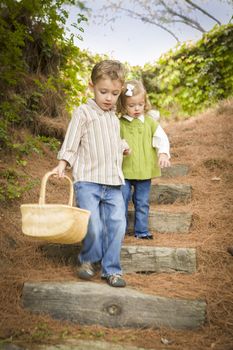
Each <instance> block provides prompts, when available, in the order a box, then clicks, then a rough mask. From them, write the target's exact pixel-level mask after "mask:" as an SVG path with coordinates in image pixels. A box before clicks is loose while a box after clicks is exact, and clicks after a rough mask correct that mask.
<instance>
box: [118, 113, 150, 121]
mask: <svg viewBox="0 0 233 350" xmlns="http://www.w3.org/2000/svg"><path fill="white" fill-rule="evenodd" d="M123 118H125V119H127V120H128V121H129V122H132V121H133V120H134V119H139V120H140V121H141V122H142V123H144V121H145V117H144V115H143V114H141V115H140V116H139V117H137V118H133V117H130V116H129V115H126V114H125V115H123Z"/></svg>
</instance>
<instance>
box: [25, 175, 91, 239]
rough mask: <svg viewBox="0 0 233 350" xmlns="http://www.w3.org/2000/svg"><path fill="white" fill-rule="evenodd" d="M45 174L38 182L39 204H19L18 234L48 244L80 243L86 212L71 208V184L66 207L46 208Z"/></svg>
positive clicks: (85, 221)
mask: <svg viewBox="0 0 233 350" xmlns="http://www.w3.org/2000/svg"><path fill="white" fill-rule="evenodd" d="M51 175H54V174H53V173H52V172H49V173H46V174H45V175H44V177H43V179H42V182H41V189H40V198H39V204H22V205H21V207H20V209H21V214H22V231H23V233H24V234H25V235H26V236H30V237H31V238H33V239H36V240H44V241H47V242H51V243H62V244H74V243H78V242H81V241H82V239H83V238H84V237H85V235H86V232H87V226H88V221H89V217H90V211H88V210H85V209H80V208H76V207H73V196H74V190H73V184H72V181H71V179H70V178H69V177H68V176H65V178H66V179H67V180H68V181H69V183H70V196H69V202H68V205H63V204H46V203H45V192H46V184H47V181H48V178H49V177H50V176H51Z"/></svg>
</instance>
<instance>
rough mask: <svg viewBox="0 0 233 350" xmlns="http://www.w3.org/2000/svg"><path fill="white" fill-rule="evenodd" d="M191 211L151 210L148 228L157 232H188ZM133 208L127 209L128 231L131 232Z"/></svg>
mask: <svg viewBox="0 0 233 350" xmlns="http://www.w3.org/2000/svg"><path fill="white" fill-rule="evenodd" d="M191 222H192V213H190V212H182V213H171V212H167V211H164V212H163V211H153V210H150V213H149V229H150V230H152V231H156V232H159V233H188V232H189V229H190V227H191ZM133 223H134V210H133V209H129V215H128V232H133Z"/></svg>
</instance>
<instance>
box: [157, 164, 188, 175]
mask: <svg viewBox="0 0 233 350" xmlns="http://www.w3.org/2000/svg"><path fill="white" fill-rule="evenodd" d="M188 172H189V166H188V165H185V164H173V165H171V166H170V167H169V168H163V169H162V170H161V173H162V177H166V178H170V177H179V176H186V175H188Z"/></svg>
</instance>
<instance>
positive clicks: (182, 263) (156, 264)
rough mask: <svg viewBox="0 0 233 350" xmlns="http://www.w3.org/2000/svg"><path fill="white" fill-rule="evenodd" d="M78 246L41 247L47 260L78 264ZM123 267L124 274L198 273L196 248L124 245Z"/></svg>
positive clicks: (51, 245) (122, 251) (122, 254)
mask: <svg viewBox="0 0 233 350" xmlns="http://www.w3.org/2000/svg"><path fill="white" fill-rule="evenodd" d="M80 248H81V247H80V246H78V245H65V244H64V245H61V244H48V245H44V246H42V247H41V249H42V251H43V252H44V254H45V255H46V257H47V258H52V259H56V260H58V262H59V261H64V262H66V263H69V264H74V265H76V264H77V255H78V253H79V251H80ZM121 265H122V268H123V271H124V273H132V272H157V273H160V272H166V273H172V272H181V273H193V272H195V271H196V265H197V263H196V249H195V248H167V247H148V246H138V245H123V246H122V250H121Z"/></svg>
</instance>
